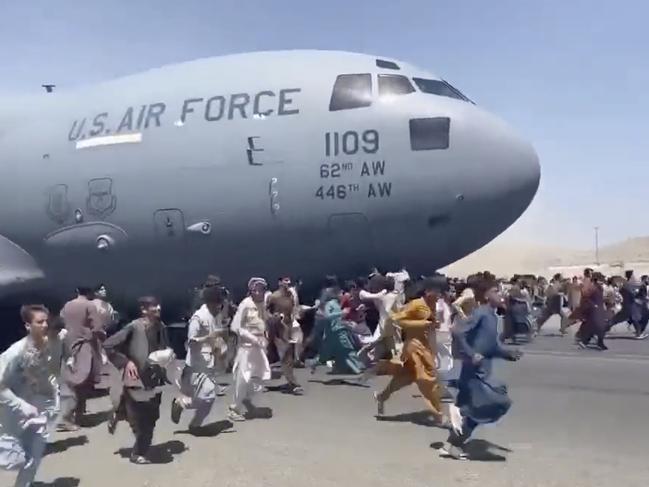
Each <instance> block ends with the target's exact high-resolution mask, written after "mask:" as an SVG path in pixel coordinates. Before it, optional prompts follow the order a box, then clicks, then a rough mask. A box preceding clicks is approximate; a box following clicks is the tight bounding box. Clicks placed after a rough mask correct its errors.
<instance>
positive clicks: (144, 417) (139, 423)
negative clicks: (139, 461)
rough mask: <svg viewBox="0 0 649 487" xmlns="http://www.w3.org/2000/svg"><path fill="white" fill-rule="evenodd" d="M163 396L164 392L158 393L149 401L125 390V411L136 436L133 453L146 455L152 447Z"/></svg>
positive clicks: (123, 400)
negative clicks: (138, 399) (139, 399)
mask: <svg viewBox="0 0 649 487" xmlns="http://www.w3.org/2000/svg"><path fill="white" fill-rule="evenodd" d="M161 397H162V394H156V395H155V396H154V397H153V398H152V399H150V400H148V401H136V400H135V399H133V397H132V396H131V394H130V393H129V392H128V391H124V396H123V397H122V406H123V408H124V410H123V412H124V414H125V416H126V420H127V421H128V424H129V425H130V426H131V430H132V431H133V435H134V436H135V444H134V445H133V455H138V456H146V454H147V452H148V451H149V448H150V447H151V442H152V441H153V430H154V429H155V424H156V422H157V421H158V418H159V417H160V399H161Z"/></svg>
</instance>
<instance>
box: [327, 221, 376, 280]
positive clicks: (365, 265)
mask: <svg viewBox="0 0 649 487" xmlns="http://www.w3.org/2000/svg"><path fill="white" fill-rule="evenodd" d="M327 231H328V234H329V241H330V243H331V246H332V248H331V250H332V255H333V256H334V257H335V260H336V262H335V265H336V267H337V269H338V272H341V273H344V274H345V275H349V276H358V275H362V274H363V273H367V272H368V271H369V269H370V267H371V266H373V265H375V256H376V251H375V248H374V240H373V235H372V229H371V227H370V223H369V221H368V220H367V217H366V216H365V215H364V214H362V213H340V214H335V215H331V216H330V217H329V221H328V223H327Z"/></svg>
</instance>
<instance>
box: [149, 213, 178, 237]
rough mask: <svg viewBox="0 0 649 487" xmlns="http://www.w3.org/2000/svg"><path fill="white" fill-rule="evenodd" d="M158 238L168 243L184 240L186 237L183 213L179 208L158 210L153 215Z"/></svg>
mask: <svg viewBox="0 0 649 487" xmlns="http://www.w3.org/2000/svg"><path fill="white" fill-rule="evenodd" d="M153 221H154V224H155V233H156V236H157V237H158V238H160V239H164V240H168V241H178V240H182V239H183V237H184V236H185V219H184V217H183V212H182V211H180V210H179V209H177V208H166V209H162V210H157V211H156V212H155V213H154V215H153Z"/></svg>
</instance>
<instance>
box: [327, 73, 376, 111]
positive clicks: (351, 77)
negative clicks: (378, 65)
mask: <svg viewBox="0 0 649 487" xmlns="http://www.w3.org/2000/svg"><path fill="white" fill-rule="evenodd" d="M371 104H372V75H370V74H341V75H340V76H338V77H337V78H336V83H335V84H334V90H333V93H332V94H331V101H330V102H329V111H330V112H334V111H336V110H350V109H352V108H362V107H369V106H370V105H371Z"/></svg>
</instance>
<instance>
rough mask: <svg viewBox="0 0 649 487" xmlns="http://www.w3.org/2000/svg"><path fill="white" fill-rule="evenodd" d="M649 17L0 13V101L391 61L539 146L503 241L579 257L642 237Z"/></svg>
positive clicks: (144, 4)
mask: <svg viewBox="0 0 649 487" xmlns="http://www.w3.org/2000/svg"><path fill="white" fill-rule="evenodd" d="M648 18H649V3H648V2H643V1H640V0H635V1H632V0H617V1H601V0H544V1H537V0H503V1H500V0H493V1H485V0H467V1H462V0H456V1H448V0H445V1H438V0H423V1H403V2H394V1H391V0H390V1H389V0H351V1H350V0H327V1H324V2H316V1H304V0H295V1H288V0H286V1H281V0H272V1H270V0H254V1H246V0H239V1H217V0H212V1H198V0H194V1H192V0H182V1H178V0H175V1H168V0H156V1H144V0H138V1H132V0H131V1H120V0H112V1H110V2H87V1H85V2H82V1H71V0H68V1H65V0H60V1H52V0H49V1H40V0H29V1H25V0H2V1H1V2H0V95H3V94H6V93H12V92H25V91H34V90H39V89H40V85H41V83H42V82H46V81H49V82H54V83H56V84H58V85H59V86H60V87H73V86H75V85H80V84H86V83H92V82H94V81H97V80H104V79H110V78H114V77H118V76H121V75H124V74H129V73H134V72H138V71H141V70H144V69H147V68H150V67H157V66H160V65H163V64H167V63H174V62H178V61H185V60H191V59H195V58H199V57H206V56H214V55H220V54H226V53H235V52H243V51H253V50H266V49H284V48H319V49H341V50H350V51H359V52H365V53H371V54H381V55H384V56H392V57H395V58H399V59H403V60H405V61H409V62H412V63H414V64H417V65H420V66H422V67H424V68H428V69H430V70H432V71H434V72H436V73H438V74H440V75H442V76H444V77H445V78H446V79H448V80H450V81H451V82H452V83H453V84H455V85H457V86H458V87H459V88H460V89H461V90H462V91H464V92H465V93H466V94H467V95H469V96H470V97H471V98H472V99H473V100H475V101H476V102H477V103H478V104H479V105H481V106H483V107H486V108H487V109H489V110H490V111H492V112H494V113H496V114H498V115H500V116H501V117H503V118H504V119H505V120H507V121H508V122H510V123H511V124H512V125H514V126H515V127H517V128H518V130H519V131H520V132H521V133H522V134H523V135H524V136H525V137H527V138H529V139H530V140H531V141H532V142H533V144H534V145H535V147H536V149H537V151H538V153H539V156H540V158H541V164H542V183H541V189H540V191H539V194H538V196H537V198H536V200H535V202H534V203H533V205H532V208H531V209H530V210H529V211H528V213H527V214H526V215H525V216H524V217H523V218H522V219H521V220H520V221H519V222H518V223H517V224H516V225H515V226H514V227H513V228H512V229H511V230H510V231H508V232H507V233H506V234H505V237H504V238H505V239H508V240H532V239H534V240H539V241H542V242H545V243H559V244H564V245H572V246H576V247H588V246H590V245H591V243H592V240H593V228H592V227H593V226H594V225H599V226H600V227H601V240H602V241H603V242H611V241H615V240H619V239H622V238H625V237H628V236H634V235H646V234H649V215H648V214H647V208H648V204H647V196H648V191H647V186H648V183H649V160H648V158H647V154H648V153H649V28H648V25H647V19H648ZM1 109H2V107H1V106H0V110H1ZM633 208H637V209H639V210H640V211H641V212H642V213H641V214H640V216H639V218H638V219H637V220H636V221H634V220H633V219H632V218H630V217H629V216H627V214H626V213H625V212H629V211H630V210H631V209H633Z"/></svg>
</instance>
